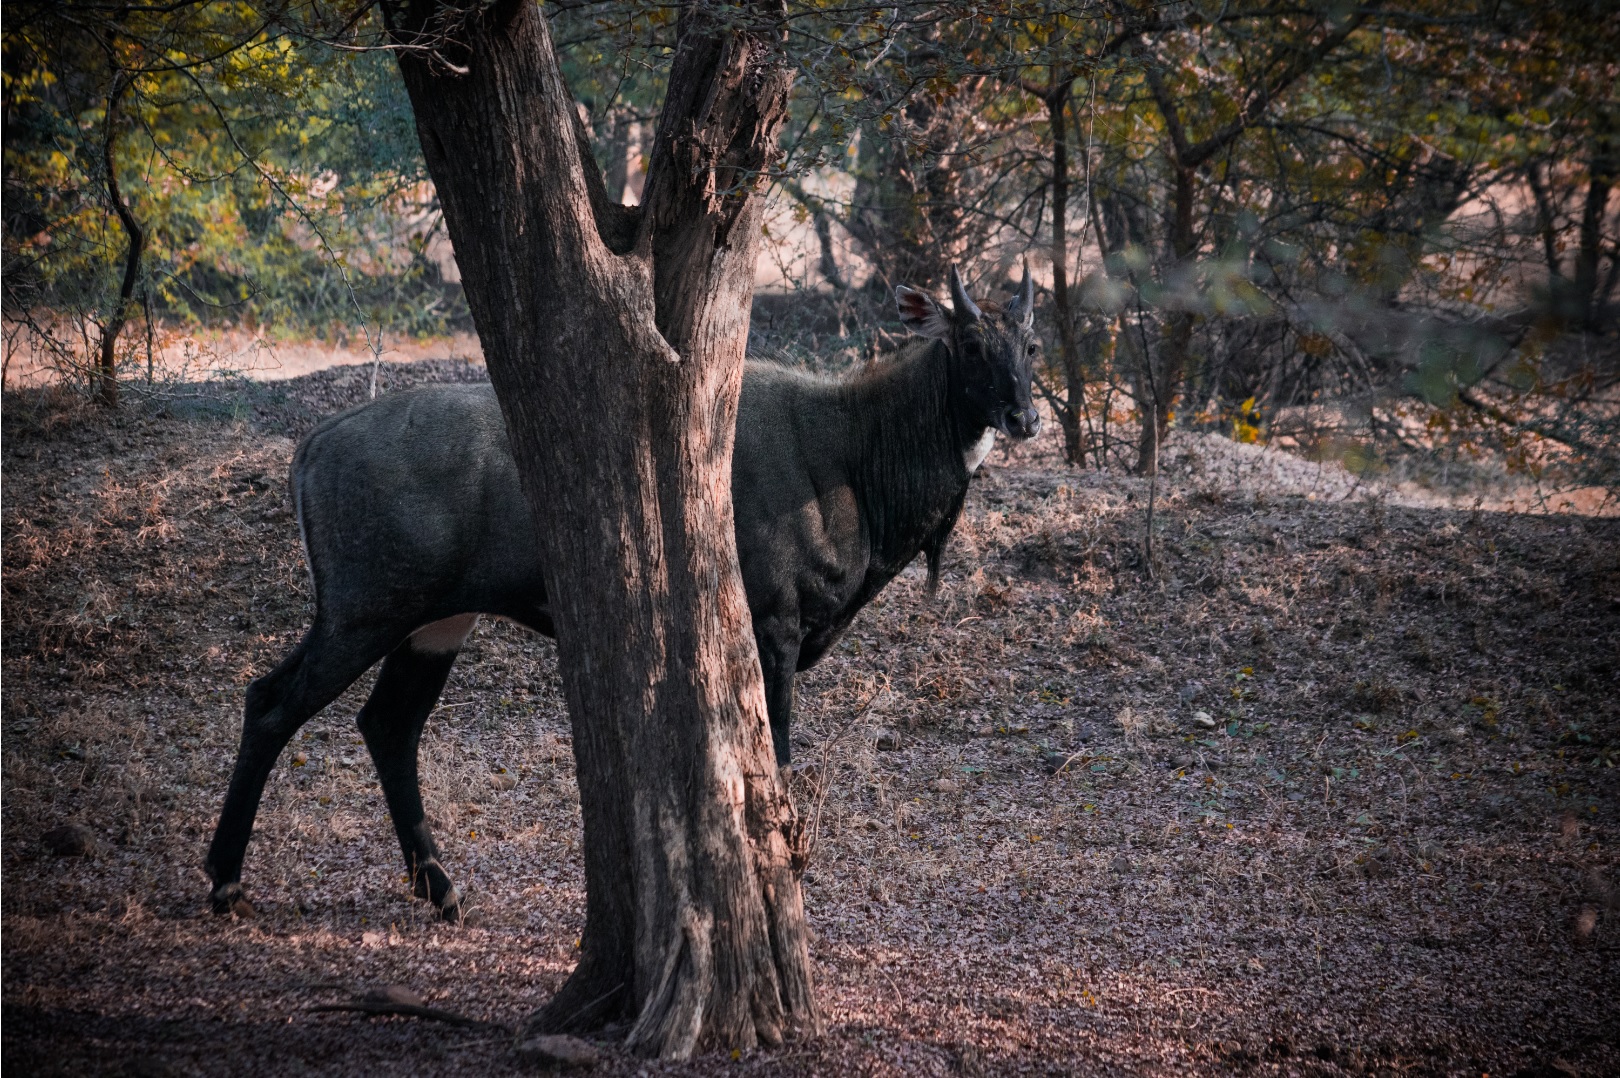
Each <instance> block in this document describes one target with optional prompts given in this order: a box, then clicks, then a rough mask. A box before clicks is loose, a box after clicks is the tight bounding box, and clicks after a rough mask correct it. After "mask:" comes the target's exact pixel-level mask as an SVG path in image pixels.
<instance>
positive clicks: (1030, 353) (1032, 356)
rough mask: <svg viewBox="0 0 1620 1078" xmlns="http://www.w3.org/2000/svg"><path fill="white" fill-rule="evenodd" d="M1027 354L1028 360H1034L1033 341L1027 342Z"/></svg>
mask: <svg viewBox="0 0 1620 1078" xmlns="http://www.w3.org/2000/svg"><path fill="white" fill-rule="evenodd" d="M1027 354H1028V355H1029V358H1030V359H1034V358H1035V342H1034V341H1030V342H1029V351H1028V353H1027Z"/></svg>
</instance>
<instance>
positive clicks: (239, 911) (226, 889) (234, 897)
mask: <svg viewBox="0 0 1620 1078" xmlns="http://www.w3.org/2000/svg"><path fill="white" fill-rule="evenodd" d="M209 902H210V903H211V904H212V905H213V907H214V912H215V913H216V914H218V915H219V916H221V917H224V916H227V915H229V914H235V915H236V916H238V917H240V918H242V919H243V920H246V919H247V918H249V917H252V916H254V914H256V913H257V912H258V911H257V910H255V909H254V908H253V903H251V902H249V901H248V900H247V896H246V895H244V894H243V893H242V885H241V884H239V883H225V884H221V885H220V886H218V887H216V888H214V893H213V894H212V895H210V896H209Z"/></svg>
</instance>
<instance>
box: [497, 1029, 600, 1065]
mask: <svg viewBox="0 0 1620 1078" xmlns="http://www.w3.org/2000/svg"><path fill="white" fill-rule="evenodd" d="M517 1054H518V1058H519V1059H521V1060H523V1061H524V1062H525V1063H538V1064H540V1065H541V1066H546V1067H567V1068H575V1067H578V1068H584V1067H594V1066H596V1064H597V1063H598V1062H599V1061H600V1060H601V1058H602V1055H601V1053H600V1052H598V1051H597V1050H596V1049H595V1048H594V1047H592V1046H591V1045H590V1044H587V1043H586V1042H585V1041H582V1040H580V1039H579V1038H578V1037H568V1036H561V1035H557V1036H545V1037H530V1038H529V1039H528V1040H526V1041H524V1042H522V1043H521V1044H519V1045H518V1046H517Z"/></svg>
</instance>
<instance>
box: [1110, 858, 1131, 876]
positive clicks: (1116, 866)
mask: <svg viewBox="0 0 1620 1078" xmlns="http://www.w3.org/2000/svg"><path fill="white" fill-rule="evenodd" d="M1108 867H1109V869H1111V870H1112V871H1114V872H1116V873H1118V874H1119V875H1121V876H1128V875H1130V873H1131V859H1130V858H1129V857H1126V856H1125V855H1124V854H1120V855H1119V856H1118V857H1116V858H1114V860H1113V861H1112V862H1110V863H1109V865H1108Z"/></svg>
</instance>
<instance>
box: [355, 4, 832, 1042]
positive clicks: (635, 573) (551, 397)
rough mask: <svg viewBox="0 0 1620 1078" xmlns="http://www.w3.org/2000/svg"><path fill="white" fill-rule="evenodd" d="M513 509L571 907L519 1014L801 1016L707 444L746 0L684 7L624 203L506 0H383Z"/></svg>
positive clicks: (805, 1018) (715, 426) (767, 121)
mask: <svg viewBox="0 0 1620 1078" xmlns="http://www.w3.org/2000/svg"><path fill="white" fill-rule="evenodd" d="M386 10H387V14H388V19H389V23H390V26H391V29H392V31H393V33H394V37H395V40H396V42H397V43H398V44H400V45H402V46H404V49H403V50H402V51H401V53H400V71H401V73H402V75H403V77H404V81H405V85H406V88H407V90H408V92H409V94H410V99H411V103H412V106H413V108H414V110H415V113H416V120H417V129H418V133H419V134H420V137H421V141H422V149H423V152H424V155H425V157H426V161H427V165H428V169H429V171H430V173H431V175H432V177H433V180H434V183H435V185H436V186H437V189H438V193H439V196H440V198H441V199H442V201H443V204H444V213H445V220H446V223H447V225H448V226H449V231H450V236H451V239H452V241H453V242H454V244H455V250H456V256H457V260H458V262H459V263H460V267H461V272H462V277H463V281H464V283H465V287H466V294H467V299H468V303H469V305H470V307H471V308H472V314H473V318H474V321H475V323H476V325H477V327H478V333H479V336H480V338H481V340H482V343H483V348H484V354H485V356H486V357H487V360H488V364H489V372H490V380H491V381H492V382H493V383H494V385H495V391H496V395H497V396H498V397H499V399H500V402H501V407H502V411H503V414H504V415H505V417H506V423H507V428H508V431H509V433H510V435H511V440H512V448H513V453H514V455H515V457H516V459H517V462H518V469H519V473H520V475H521V476H522V480H523V487H524V493H525V495H526V496H527V497H528V499H529V501H530V504H531V505H532V506H533V508H534V510H535V518H536V521H537V530H538V533H539V534H538V535H537V536H536V541H537V542H538V543H539V545H540V550H541V553H542V559H543V563H544V564H545V565H546V567H547V573H546V588H547V591H548V594H549V596H550V602H551V613H552V617H553V619H554V620H555V623H556V627H557V639H558V653H559V662H560V665H561V668H562V674H563V683H564V688H565V693H566V697H567V701H568V708H569V713H570V716H571V719H572V722H573V729H574V758H575V764H576V768H577V773H578V777H579V787H580V801H581V809H582V812H583V816H584V829H585V836H584V837H585V842H584V856H585V879H586V925H585V933H584V937H583V940H582V954H581V958H580V961H579V964H578V966H577V967H576V968H575V970H574V972H573V975H572V976H571V977H570V978H569V980H568V981H567V983H566V984H564V985H563V987H562V989H561V991H560V992H559V993H558V995H557V996H556V998H555V999H553V1000H552V1001H551V1002H550V1004H548V1005H547V1006H546V1007H545V1008H543V1009H542V1010H541V1011H539V1012H538V1013H537V1014H536V1015H535V1016H534V1017H533V1018H532V1019H531V1020H530V1023H529V1028H531V1029H533V1030H536V1031H555V1030H562V1029H582V1028H591V1027H597V1026H601V1025H603V1024H606V1023H608V1022H611V1021H615V1020H620V1019H624V1020H628V1021H630V1022H631V1023H632V1025H631V1029H630V1032H629V1036H628V1044H629V1046H630V1047H631V1048H632V1049H633V1050H635V1051H639V1052H642V1053H645V1054H649V1055H658V1056H663V1057H666V1058H684V1057H686V1056H689V1055H690V1054H691V1053H692V1052H694V1051H696V1050H699V1049H705V1048H711V1047H748V1046H751V1045H755V1044H758V1043H764V1044H776V1043H779V1042H781V1041H782V1040H783V1039H784V1038H787V1037H790V1036H794V1035H796V1034H802V1033H808V1032H813V1031H816V1030H818V1029H819V1028H820V1019H819V1017H818V1014H817V1010H816V1006H815V1001H814V998H813V993H812V984H811V970H810V962H809V952H808V946H807V939H808V932H807V927H806V924H805V919H804V911H803V906H802V902H801V897H800V888H799V875H800V873H801V871H802V867H803V866H802V859H801V858H802V853H801V850H802V845H801V842H802V839H801V832H800V827H799V823H798V820H797V817H796V816H795V814H794V811H793V806H792V803H791V801H789V799H788V798H787V796H786V793H785V791H784V789H783V788H782V785H781V783H780V780H779V778H778V774H777V770H776V766H775V763H774V757H773V755H772V749H771V740H770V733H769V730H768V729H767V726H766V719H765V698H764V689H763V684H762V681H761V677H760V672H759V662H758V659H757V656H756V654H755V648H754V640H753V635H752V632H751V627H750V622H749V616H748V607H747V602H746V598H745V596H744V594H743V588H742V583H741V580H740V578H739V575H738V571H737V555H736V546H735V540H734V537H733V530H732V510H731V491H730V476H731V452H732V432H733V425H734V420H735V416H736V407H737V396H738V391H739V388H740V385H741V377H742V365H743V356H744V348H745V345H746V340H747V331H748V314H749V307H750V303H751V294H752V287H753V274H754V261H755V255H756V247H757V239H758V235H759V231H760V213H761V201H760V197H759V187H760V184H759V175H760V170H761V169H763V168H765V167H766V166H768V165H769V164H770V163H771V162H772V160H773V158H774V156H775V155H776V153H777V152H778V151H777V149H776V145H777V144H776V134H777V131H778V128H779V127H780V125H781V122H782V120H783V118H784V115H785V110H786V107H787V95H788V89H789V84H790V81H791V76H790V74H789V71H788V69H787V67H786V66H785V65H784V64H783V62H782V59H781V51H780V36H779V32H778V30H777V29H776V27H777V25H778V24H777V22H776V19H777V17H778V15H779V11H777V10H773V9H771V8H769V7H767V6H765V5H760V6H757V7H752V8H748V7H744V8H741V9H739V8H737V7H728V8H726V9H723V10H722V9H721V8H720V7H719V6H718V5H711V4H708V3H702V2H690V3H687V4H685V5H683V7H682V10H681V14H680V23H679V27H678V33H677V46H676V53H675V58H674V61H673V66H672V68H671V71H670V77H669V90H668V95H667V97H666V100H665V104H664V110H663V114H662V116H661V118H660V121H659V124H658V129H657V140H656V142H655V144H654V148H653V152H652V160H651V165H650V168H649V173H648V178H647V185H646V189H645V191H644V196H643V200H642V206H641V207H640V208H637V209H627V208H623V207H616V206H613V205H611V204H610V203H609V201H608V199H607V195H606V191H605V188H604V186H603V184H602V178H601V176H600V174H599V172H598V171H597V169H596V166H595V164H594V162H593V161H592V159H591V157H590V154H589V152H588V148H587V146H586V141H587V135H586V133H585V131H584V127H583V124H581V123H579V122H578V120H577V114H576V112H575V109H574V103H573V100H572V98H571V96H570V94H569V91H568V89H567V87H566V86H565V85H564V83H563V78H562V73H561V70H560V67H559V65H558V62H557V58H556V55H555V53H554V51H553V47H552V41H551V37H550V34H549V31H548V28H547V24H546V20H545V18H544V17H543V16H542V14H541V11H540V8H539V6H538V5H537V4H535V3H533V2H532V0H496V2H495V3H480V2H477V0H463V2H462V3H459V4H450V5H446V4H444V3H442V2H440V3H436V2H435V0H409V2H404V3H397V4H393V5H389V6H388V8H387V9H386Z"/></svg>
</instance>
